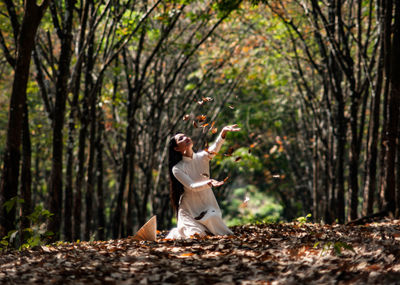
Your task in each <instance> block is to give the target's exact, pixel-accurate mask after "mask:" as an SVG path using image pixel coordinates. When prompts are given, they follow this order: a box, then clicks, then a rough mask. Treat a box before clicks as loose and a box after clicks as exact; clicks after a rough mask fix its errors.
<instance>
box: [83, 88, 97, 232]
mask: <svg viewBox="0 0 400 285" xmlns="http://www.w3.org/2000/svg"><path fill="white" fill-rule="evenodd" d="M91 93H92V96H91V98H90V99H91V104H90V105H91V106H90V139H89V162H88V169H87V171H88V176H87V184H86V223H85V225H86V227H85V239H86V240H90V235H91V231H92V217H93V195H94V183H95V181H94V158H95V148H96V126H97V122H96V97H97V96H96V94H97V92H96V91H95V90H92V92H91Z"/></svg>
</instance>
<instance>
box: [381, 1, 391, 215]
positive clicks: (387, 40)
mask: <svg viewBox="0 0 400 285" xmlns="http://www.w3.org/2000/svg"><path fill="white" fill-rule="evenodd" d="M381 4H382V9H383V11H384V12H383V19H384V30H383V41H384V43H383V44H384V54H385V68H384V70H385V72H384V74H385V76H384V83H385V88H384V93H383V122H382V133H381V142H380V153H379V170H380V171H379V172H380V173H379V174H380V181H379V186H380V188H379V196H378V197H379V201H378V202H379V208H380V210H381V211H382V210H384V202H385V190H386V184H387V181H386V176H385V171H386V167H387V166H386V164H385V161H386V154H387V149H388V146H387V144H388V138H387V126H388V117H389V115H388V113H389V111H388V109H389V108H388V98H389V92H390V78H391V75H390V72H391V64H392V62H391V53H392V51H391V49H392V42H391V37H392V19H393V18H392V11H393V2H392V0H387V1H382V2H381Z"/></svg>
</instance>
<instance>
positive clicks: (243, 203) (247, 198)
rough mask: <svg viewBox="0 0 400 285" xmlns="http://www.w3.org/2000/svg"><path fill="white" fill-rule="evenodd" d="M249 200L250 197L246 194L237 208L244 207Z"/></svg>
mask: <svg viewBox="0 0 400 285" xmlns="http://www.w3.org/2000/svg"><path fill="white" fill-rule="evenodd" d="M249 201H250V198H249V197H248V196H246V197H245V198H244V200H243V202H242V203H241V204H240V205H239V208H246V207H247V204H248V203H249Z"/></svg>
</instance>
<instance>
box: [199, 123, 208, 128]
mask: <svg viewBox="0 0 400 285" xmlns="http://www.w3.org/2000/svg"><path fill="white" fill-rule="evenodd" d="M208 125H209V124H208V123H206V124H204V125H201V127H202V128H205V127H207V126H208Z"/></svg>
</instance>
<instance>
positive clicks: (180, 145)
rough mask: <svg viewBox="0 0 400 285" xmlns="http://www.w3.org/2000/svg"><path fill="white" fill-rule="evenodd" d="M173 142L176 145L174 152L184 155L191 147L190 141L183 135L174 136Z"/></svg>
mask: <svg viewBox="0 0 400 285" xmlns="http://www.w3.org/2000/svg"><path fill="white" fill-rule="evenodd" d="M175 141H176V144H177V146H176V147H175V150H176V151H179V152H180V153H182V154H184V153H185V151H186V150H188V149H189V148H191V147H193V142H192V139H191V138H190V137H188V136H187V135H185V134H176V135H175Z"/></svg>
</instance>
